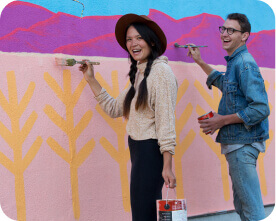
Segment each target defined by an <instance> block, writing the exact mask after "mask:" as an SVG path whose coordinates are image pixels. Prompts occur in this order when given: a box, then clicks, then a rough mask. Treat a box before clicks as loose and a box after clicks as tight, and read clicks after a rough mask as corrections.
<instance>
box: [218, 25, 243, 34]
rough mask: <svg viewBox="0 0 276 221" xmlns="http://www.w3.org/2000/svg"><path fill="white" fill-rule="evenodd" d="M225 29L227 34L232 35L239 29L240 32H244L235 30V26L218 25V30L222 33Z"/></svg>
mask: <svg viewBox="0 0 276 221" xmlns="http://www.w3.org/2000/svg"><path fill="white" fill-rule="evenodd" d="M225 30H227V33H228V35H232V34H233V33H234V32H235V31H239V32H241V33H244V32H243V31H240V30H237V29H235V28H225V27H224V26H220V27H219V32H220V33H221V34H223V33H224V32H225Z"/></svg>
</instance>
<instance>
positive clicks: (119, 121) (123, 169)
mask: <svg viewBox="0 0 276 221" xmlns="http://www.w3.org/2000/svg"><path fill="white" fill-rule="evenodd" d="M96 78H97V79H98V81H99V82H100V84H101V85H102V86H103V87H104V88H105V89H106V91H107V92H108V93H109V94H110V95H111V96H112V97H114V98H116V97H117V96H118V95H119V94H120V90H119V82H118V72H117V71H112V73H111V80H112V87H111V86H109V85H108V83H107V82H106V81H105V80H104V79H103V78H102V76H101V75H100V74H99V73H98V72H97V73H96ZM127 84H129V82H128V83H127ZM126 87H127V86H126ZM96 110H97V111H98V112H99V114H100V115H101V116H102V117H103V119H104V120H105V121H106V122H107V124H108V125H109V126H110V127H111V128H112V129H113V130H114V132H115V133H116V135H117V140H118V149H116V148H115V147H114V146H113V145H112V144H111V143H110V142H109V141H108V139H107V138H105V137H102V138H101V139H100V143H101V145H102V146H103V148H104V149H105V150H106V152H108V153H109V155H110V156H111V157H112V158H113V159H114V160H115V161H116V162H117V163H118V164H119V168H120V178H121V187H122V197H123V207H124V210H125V211H127V212H129V211H130V195H129V182H128V174H127V163H128V161H129V159H130V155H129V148H128V145H127V144H126V143H125V135H126V121H125V120H124V119H123V118H122V117H119V118H115V119H113V118H110V117H109V116H108V115H107V114H106V113H104V111H103V110H102V109H101V107H100V105H99V104H97V106H96Z"/></svg>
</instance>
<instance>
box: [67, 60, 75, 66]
mask: <svg viewBox="0 0 276 221" xmlns="http://www.w3.org/2000/svg"><path fill="white" fill-rule="evenodd" d="M76 63H77V62H76V60H75V59H73V58H71V59H69V58H68V59H66V66H74V65H75V64H76Z"/></svg>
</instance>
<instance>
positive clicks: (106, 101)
mask: <svg viewBox="0 0 276 221" xmlns="http://www.w3.org/2000/svg"><path fill="white" fill-rule="evenodd" d="M146 64H147V63H142V64H138V65H137V69H138V71H137V73H136V80H135V85H134V87H135V90H136V93H135V96H134V98H133V99H132V102H131V106H130V112H129V119H128V122H127V127H126V130H127V133H128V135H129V136H130V137H131V138H132V139H133V140H146V139H157V140H158V144H159V146H160V152H161V153H163V152H165V151H169V152H170V153H171V154H174V147H175V146H176V142H175V138H176V132H175V114H174V111H175V105H176V97H177V88H178V84H177V80H176V77H175V76H174V74H173V72H172V70H171V68H170V66H169V65H168V58H167V57H165V56H161V57H159V58H157V59H156V60H155V61H154V62H153V64H152V66H151V72H150V74H149V76H148V78H147V88H148V107H147V108H146V109H145V110H139V109H138V110H137V111H136V110H135V103H136V100H137V95H138V88H139V85H140V83H141V81H142V80H143V78H144V71H145V68H146ZM129 89H130V86H129V87H128V88H127V89H125V90H124V91H123V92H121V93H120V95H119V96H118V97H117V98H116V99H114V98H113V97H111V96H110V95H109V94H108V93H107V92H106V90H105V89H104V88H102V90H101V92H100V94H99V95H98V96H97V97H95V98H96V100H97V101H98V102H99V104H100V106H101V108H102V109H103V110H104V111H105V112H106V113H107V114H108V115H109V116H110V117H112V118H116V117H122V116H123V103H124V100H125V96H126V94H127V92H128V90H129Z"/></svg>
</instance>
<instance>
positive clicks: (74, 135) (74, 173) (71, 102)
mask: <svg viewBox="0 0 276 221" xmlns="http://www.w3.org/2000/svg"><path fill="white" fill-rule="evenodd" d="M44 79H45V81H46V82H47V84H48V85H49V86H50V88H51V89H52V90H53V91H54V92H55V93H56V95H57V97H58V98H59V99H60V100H61V101H62V102H63V104H64V105H65V112H66V117H65V119H64V118H63V117H62V116H60V115H59V114H58V113H57V112H56V111H55V109H54V108H53V107H52V106H50V105H46V106H45V108H44V112H45V113H46V114H47V116H48V117H49V118H50V119H51V120H52V121H53V122H54V123H55V124H56V125H57V126H58V127H59V128H60V129H61V130H62V131H63V132H64V133H65V134H66V135H67V137H68V141H69V143H68V145H69V152H67V151H66V149H64V148H63V147H62V146H61V145H60V144H59V143H58V142H57V141H56V140H55V139H54V138H52V137H49V138H48V139H47V143H48V145H49V146H50V147H51V149H52V150H53V151H54V152H55V153H56V154H57V155H59V156H60V157H61V158H62V159H63V160H64V161H65V162H67V163H68V164H69V165H70V175H71V188H72V203H73V210H74V216H75V218H76V219H79V217H80V203H79V190H78V168H79V167H80V166H81V165H82V163H83V162H84V161H85V160H86V158H87V157H88V156H89V155H90V154H91V152H92V150H93V148H94V146H95V142H94V139H93V138H92V139H90V140H89V141H88V142H87V143H86V144H85V145H84V147H82V149H81V150H80V151H79V152H77V147H76V141H77V139H78V137H79V136H80V134H81V133H82V131H83V130H84V129H85V128H86V127H87V126H88V124H89V122H90V120H91V118H92V115H93V113H92V111H91V110H89V111H87V112H86V113H85V114H84V116H83V117H82V118H81V120H80V121H79V122H78V123H77V125H76V126H75V125H74V113H73V110H74V107H75V106H76V104H77V102H78V100H79V97H80V96H81V94H82V92H83V89H84V87H85V86H86V84H87V82H86V80H85V79H84V78H83V79H82V81H81V82H80V83H79V85H78V86H77V88H76V90H75V91H74V92H72V88H71V73H70V71H68V70H64V71H63V87H64V90H62V88H61V87H60V86H59V84H58V83H57V82H56V80H55V79H54V78H53V77H52V76H51V75H50V74H49V73H47V72H46V73H45V74H44Z"/></svg>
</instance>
